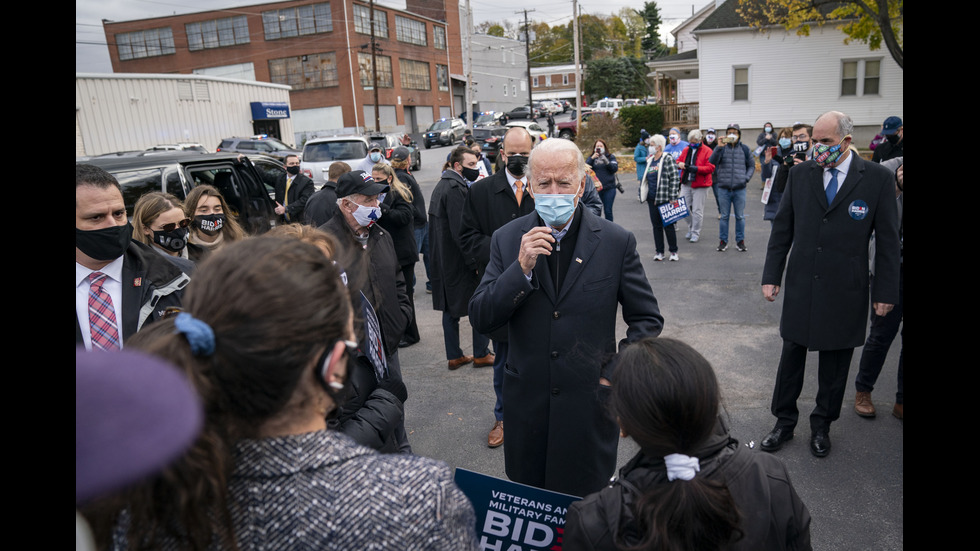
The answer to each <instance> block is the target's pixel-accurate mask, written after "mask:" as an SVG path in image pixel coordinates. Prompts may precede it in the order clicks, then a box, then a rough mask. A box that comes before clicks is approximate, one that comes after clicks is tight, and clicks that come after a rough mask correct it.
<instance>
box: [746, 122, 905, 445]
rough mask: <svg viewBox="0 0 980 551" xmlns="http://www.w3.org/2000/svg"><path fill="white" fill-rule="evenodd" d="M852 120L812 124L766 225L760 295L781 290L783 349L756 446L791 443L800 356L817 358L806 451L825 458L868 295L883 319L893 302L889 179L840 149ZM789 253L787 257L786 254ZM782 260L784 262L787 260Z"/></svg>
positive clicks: (895, 268)
mask: <svg viewBox="0 0 980 551" xmlns="http://www.w3.org/2000/svg"><path fill="white" fill-rule="evenodd" d="M853 129H854V123H853V122H852V121H851V118H850V117H848V116H847V115H845V114H843V113H839V112H836V111H831V112H829V113H825V114H823V115H821V116H820V118H818V119H817V122H816V124H814V126H813V143H814V151H813V160H810V161H807V162H805V163H802V164H800V165H797V166H796V167H794V168H793V169H791V170H790V172H789V180H788V181H787V183H786V192H785V195H784V196H783V198H782V200H781V202H780V204H779V211H778V212H777V214H776V218H775V220H774V221H773V226H772V233H771V234H770V237H769V250H768V252H767V254H766V264H765V268H764V270H763V274H762V293H763V296H764V297H765V298H766V300H769V301H773V300H775V299H776V295H777V294H779V290H780V283H781V280H782V275H783V268H784V267H785V268H786V284H785V287H786V293H785V294H784V295H785V296H784V298H783V315H782V318H781V320H780V324H779V332H780V336H782V338H783V350H782V355H781V357H780V359H779V368H778V371H777V373H776V384H775V388H774V389H773V395H772V413H773V415H775V416H776V419H777V421H776V426H775V428H773V430H772V431H771V432H770V433H769V434H768V435H767V436H766V437H765V438H764V439H763V440H762V446H761V447H762V449H763V450H765V451H776V450H778V449H779V448H780V447H782V445H783V444H784V443H785V442H786V441H788V440H789V439H791V438H793V429H794V428H795V427H796V423H797V420H798V418H799V410H798V409H797V406H796V400H797V399H798V398H799V397H800V392H801V391H802V389H803V376H804V364H805V362H806V353H807V350H817V351H819V352H820V355H819V356H820V359H819V366H818V383H819V386H818V390H817V398H816V407H815V408H814V409H813V412H812V413H811V414H810V431H811V437H810V451H811V453H813V455H815V456H817V457H825V456H826V455H827V454H828V453H830V424H831V423H832V422H833V421H836V420H837V418H838V417H840V408H841V404H842V402H843V399H844V390H845V387H846V384H847V372H848V369H849V368H850V365H851V356H852V354H853V353H854V347H855V346H861V345H862V344H864V337H865V330H866V328H867V324H868V297H869V294H871V301H872V306H873V307H874V309H875V313H876V314H878V315H881V316H883V315H885V314H886V313H888V312H889V311H890V310H891V309H892V307H893V305H894V304H896V303H897V301H898V273H899V240H898V209H897V207H896V203H895V180H894V175H893V174H892V173H891V172H890V171H888V170H887V169H885V168H883V167H882V166H880V165H877V164H874V163H870V162H868V161H865V160H864V159H862V158H861V157H860V156H858V155H857V153H855V152H854V151H851V150H849V149H848V148H849V146H850V142H851V132H853ZM872 233H874V234H875V236H876V237H875V243H876V245H875V246H876V251H877V252H876V254H875V285H874V289H873V291H871V292H870V293H869V284H870V275H869V271H868V242H869V240H870V239H871V234H872ZM791 249H792V254H790V250H791ZM787 255H789V262H788V264H787Z"/></svg>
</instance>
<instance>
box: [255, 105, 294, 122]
mask: <svg viewBox="0 0 980 551" xmlns="http://www.w3.org/2000/svg"><path fill="white" fill-rule="evenodd" d="M250 105H251V106H252V120H253V121H260V120H267V119H288V118H289V104H288V103H285V102H281V101H276V102H267V101H253V102H252V103H251V104H250Z"/></svg>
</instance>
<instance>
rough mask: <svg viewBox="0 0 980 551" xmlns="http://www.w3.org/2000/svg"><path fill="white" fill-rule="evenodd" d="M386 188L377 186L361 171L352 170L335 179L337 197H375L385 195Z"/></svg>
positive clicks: (383, 185)
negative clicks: (355, 195) (380, 194)
mask: <svg viewBox="0 0 980 551" xmlns="http://www.w3.org/2000/svg"><path fill="white" fill-rule="evenodd" d="M387 191H388V186H387V185H386V184H379V183H377V182H375V181H374V178H373V177H372V176H371V175H370V174H368V173H367V172H364V171H363V170H352V171H350V172H348V173H346V174H344V175H343V176H341V177H340V178H338V179H337V197H341V198H343V197H347V196H348V195H354V194H358V195H366V196H369V197H370V196H371V195H377V194H379V193H386V192H387Z"/></svg>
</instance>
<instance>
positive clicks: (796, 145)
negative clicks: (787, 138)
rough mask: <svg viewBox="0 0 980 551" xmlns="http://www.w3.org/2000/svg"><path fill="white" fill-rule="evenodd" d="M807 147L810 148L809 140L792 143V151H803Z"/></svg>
mask: <svg viewBox="0 0 980 551" xmlns="http://www.w3.org/2000/svg"><path fill="white" fill-rule="evenodd" d="M808 149H810V142H803V141H800V142H796V143H794V144H793V151H795V152H797V153H803V152H805V151H807V150H808Z"/></svg>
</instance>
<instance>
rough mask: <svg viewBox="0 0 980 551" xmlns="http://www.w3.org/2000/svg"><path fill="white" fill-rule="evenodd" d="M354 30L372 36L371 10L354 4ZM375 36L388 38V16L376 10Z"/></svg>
mask: <svg viewBox="0 0 980 551" xmlns="http://www.w3.org/2000/svg"><path fill="white" fill-rule="evenodd" d="M354 30H355V31H357V32H359V33H361V34H371V8H369V7H367V6H359V5H357V4H354ZM374 36H378V37H381V38H388V14H387V13H386V12H383V11H381V10H378V9H375V10H374Z"/></svg>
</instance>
